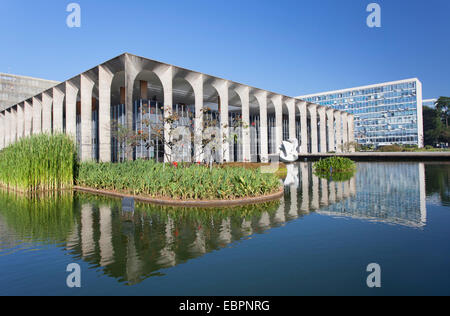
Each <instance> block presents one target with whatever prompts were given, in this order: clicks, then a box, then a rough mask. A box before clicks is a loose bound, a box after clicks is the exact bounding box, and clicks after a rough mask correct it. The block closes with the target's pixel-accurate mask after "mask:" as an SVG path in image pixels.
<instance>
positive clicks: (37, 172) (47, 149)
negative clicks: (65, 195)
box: [0, 134, 76, 192]
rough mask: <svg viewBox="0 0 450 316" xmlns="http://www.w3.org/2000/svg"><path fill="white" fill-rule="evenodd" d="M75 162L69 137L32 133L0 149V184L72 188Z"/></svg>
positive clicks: (37, 188)
mask: <svg viewBox="0 0 450 316" xmlns="http://www.w3.org/2000/svg"><path fill="white" fill-rule="evenodd" d="M75 165H76V149H75V145H74V143H73V141H72V139H71V138H70V137H68V136H66V135H64V134H55V135H47V134H40V135H34V136H31V137H27V138H23V139H21V140H20V141H18V142H16V143H15V144H13V145H10V146H8V147H7V148H5V149H3V150H2V151H0V184H2V185H3V186H7V187H9V188H11V189H15V190H18V191H27V192H28V191H50V190H59V189H65V188H71V187H72V186H73V178H74V169H75Z"/></svg>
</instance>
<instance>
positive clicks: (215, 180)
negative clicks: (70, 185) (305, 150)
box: [76, 160, 280, 200]
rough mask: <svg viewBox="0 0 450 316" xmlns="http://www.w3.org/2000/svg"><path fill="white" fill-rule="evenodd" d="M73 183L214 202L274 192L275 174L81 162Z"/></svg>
mask: <svg viewBox="0 0 450 316" xmlns="http://www.w3.org/2000/svg"><path fill="white" fill-rule="evenodd" d="M76 184H77V185H79V186H85V187H90V188H95V189H104V190H113V191H117V192H121V193H126V194H133V195H146V196H151V197H163V198H164V197H167V198H172V199H183V200H190V199H195V200H213V199H235V198H243V197H254V196H260V195H266V194H270V193H274V192H276V191H277V190H278V189H279V188H280V182H279V179H278V178H277V176H276V175H273V174H263V173H261V172H260V171H259V170H257V169H245V168H239V167H228V168H212V169H210V168H208V167H207V166H201V165H190V166H187V165H186V166H184V165H182V164H180V166H179V167H177V166H173V165H167V164H166V165H164V164H161V163H156V162H154V161H144V160H137V161H128V162H124V163H120V164H115V163H94V162H89V163H82V164H81V165H80V167H79V173H78V176H77V179H76Z"/></svg>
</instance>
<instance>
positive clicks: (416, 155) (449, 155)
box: [299, 151, 450, 160]
mask: <svg viewBox="0 0 450 316" xmlns="http://www.w3.org/2000/svg"><path fill="white" fill-rule="evenodd" d="M332 156H341V157H349V158H373V159H376V158H380V159H383V158H402V159H442V160H447V159H450V152H448V151H447V152H356V153H342V154H306V155H304V154H299V158H326V157H332Z"/></svg>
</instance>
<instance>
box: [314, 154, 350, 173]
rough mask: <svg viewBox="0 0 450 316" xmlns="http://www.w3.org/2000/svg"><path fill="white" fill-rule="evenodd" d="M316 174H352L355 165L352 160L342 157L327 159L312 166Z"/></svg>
mask: <svg viewBox="0 0 450 316" xmlns="http://www.w3.org/2000/svg"><path fill="white" fill-rule="evenodd" d="M313 168H314V170H315V171H316V172H318V173H336V172H346V173H347V172H354V171H355V169H356V164H355V162H354V161H353V160H351V159H348V158H344V157H337V156H336V157H329V158H326V159H321V160H320V161H318V162H316V163H315V164H314V165H313Z"/></svg>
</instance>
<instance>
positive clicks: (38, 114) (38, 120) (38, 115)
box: [33, 96, 42, 135]
mask: <svg viewBox="0 0 450 316" xmlns="http://www.w3.org/2000/svg"><path fill="white" fill-rule="evenodd" d="M41 132H42V103H41V100H39V99H38V97H37V96H36V97H33V134H34V135H35V134H40V133H41Z"/></svg>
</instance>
